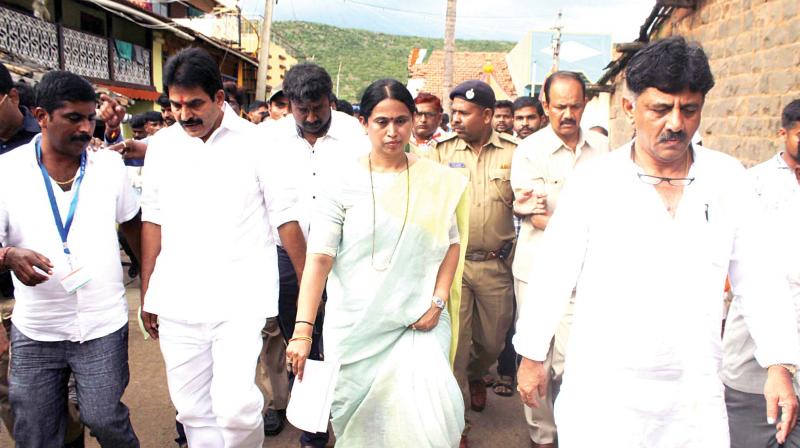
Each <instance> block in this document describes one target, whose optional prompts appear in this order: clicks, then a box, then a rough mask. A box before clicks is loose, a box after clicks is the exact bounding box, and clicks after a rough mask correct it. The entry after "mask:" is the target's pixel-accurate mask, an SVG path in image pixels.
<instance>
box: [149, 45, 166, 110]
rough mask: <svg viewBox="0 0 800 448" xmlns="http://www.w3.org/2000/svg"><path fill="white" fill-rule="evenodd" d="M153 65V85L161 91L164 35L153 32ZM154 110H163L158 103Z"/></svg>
mask: <svg viewBox="0 0 800 448" xmlns="http://www.w3.org/2000/svg"><path fill="white" fill-rule="evenodd" d="M152 51H153V66H152V67H151V70H150V71H151V73H152V75H153V86H154V87H155V88H156V90H158V91H159V92H163V91H164V82H163V79H164V36H162V35H161V33H158V32H154V33H153V50H152ZM153 109H154V110H161V108H160V107H159V106H158V105H157V104H154V105H153Z"/></svg>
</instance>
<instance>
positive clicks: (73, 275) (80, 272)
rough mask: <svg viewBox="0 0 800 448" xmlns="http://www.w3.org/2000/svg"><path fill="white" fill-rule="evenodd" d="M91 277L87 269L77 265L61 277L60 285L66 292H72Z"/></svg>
mask: <svg viewBox="0 0 800 448" xmlns="http://www.w3.org/2000/svg"><path fill="white" fill-rule="evenodd" d="M91 279H92V278H91V276H90V275H89V271H87V270H86V269H85V268H82V267H79V268H77V269H74V270H73V271H72V272H70V273H69V274H67V275H66V276H65V277H64V278H62V279H61V287H62V288H64V290H65V291H67V294H72V293H74V292H75V291H77V290H79V289H81V288H82V287H84V286H86V284H87V283H89V280H91Z"/></svg>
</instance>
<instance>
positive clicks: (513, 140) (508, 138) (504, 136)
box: [498, 132, 522, 145]
mask: <svg viewBox="0 0 800 448" xmlns="http://www.w3.org/2000/svg"><path fill="white" fill-rule="evenodd" d="M498 134H499V135H500V140H506V141H509V142H511V143H513V144H515V145H519V144H520V142H521V141H522V140H520V139H518V138H516V137H514V136H513V135H511V134H506V133H505V132H498Z"/></svg>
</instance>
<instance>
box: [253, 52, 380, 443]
mask: <svg viewBox="0 0 800 448" xmlns="http://www.w3.org/2000/svg"><path fill="white" fill-rule="evenodd" d="M332 89H333V82H332V80H331V77H330V75H329V74H328V72H326V71H325V69H324V68H322V67H320V66H319V65H316V64H310V63H304V64H297V65H295V66H294V67H292V68H291V69H290V70H289V71H288V72H287V73H286V76H285V78H284V80H283V85H282V93H283V94H284V95H285V96H286V100H288V101H289V110H290V111H291V117H287V118H285V119H283V120H280V121H278V122H277V123H276V124H275V125H273V126H272V127H271V128H269V131H268V133H265V134H264V137H263V138H262V140H263V141H271V142H273V146H274V148H275V151H277V153H276V157H277V158H278V159H279V160H280V161H281V162H280V164H281V167H280V169H281V170H283V171H285V172H286V175H287V176H290V177H292V178H293V179H295V180H296V181H297V183H298V201H297V212H298V221H299V223H300V227H301V229H302V231H303V235H304V236H305V237H306V238H308V233H309V231H310V223H311V215H312V211H313V210H314V207H315V204H316V203H317V197H318V196H320V197H321V194H322V193H323V191H322V189H323V185H324V183H323V181H324V179H325V178H326V177H328V176H329V175H330V174H332V173H336V172H337V171H336V169H337V166H338V165H339V164H340V163H341V162H342V161H343V160H345V159H347V158H355V157H357V155H358V154H360V153H366V152H367V151H368V150H369V143H368V140H367V138H366V135H365V133H364V127H363V126H361V124H360V123H359V122H358V120H357V119H355V118H353V117H351V116H349V115H347V114H345V113H343V112H339V111H336V110H332V109H331V102H330V98H331V94H332ZM261 129H264V127H263V126H260V127H259V130H261ZM277 243H278V270H279V271H280V301H279V308H280V312H279V315H278V323H279V326H280V330H281V333H282V334H283V338H284V339H285V340H286V341H288V340H289V338H291V337H292V334H294V326H295V318H296V315H297V295H298V292H299V283H298V278H299V276H298V275H297V273H295V270H294V265H293V264H292V263H291V260H290V257H289V254H288V253H287V251H286V250H285V249H286V247H285V245H284V244H283V239H282V238H281V240H279V241H277ZM300 275H302V272H301V273H300ZM323 314H324V313H321V315H320V316H319V317H318V318H317V319H316V320H315V321H314V333H313V335H314V336H313V341H312V345H311V354H310V359H314V360H320V359H322V325H323V320H324V319H323ZM298 324H299V325H308V324H307V323H298ZM267 350H270V348H267ZM284 358H285V355H284V356H283V358H278V357H277V356H270V355H269V353H267V354H266V356H264V357H263V360H262V365H263V367H264V368H265V369H267V370H269V371H273V372H274V371H277V370H278V369H283V368H284V366H285V359H284ZM273 361H280V362H281V365H280V366H275V365H269V364H268V363H272V362H273ZM284 406H285V405H284ZM283 409H285V407H284V408H283ZM275 411H276V412H275V413H276V414H278V416H279V417H280V418H282V417H283V414H284V413H283V412H279V411H281V409H280V408H276V409H275ZM268 412H269V411H268ZM269 416H270V414H269V413H268V414H267V417H268V418H267V419H266V421H267V422H268V423H269V422H270V421H271V420H273V419H270V418H269ZM327 442H328V434H327V433H316V434H315V433H305V432H304V433H303V434H302V435H301V436H300V445H301V446H304V447H305V446H312V447H324V446H325V445H326V444H327Z"/></svg>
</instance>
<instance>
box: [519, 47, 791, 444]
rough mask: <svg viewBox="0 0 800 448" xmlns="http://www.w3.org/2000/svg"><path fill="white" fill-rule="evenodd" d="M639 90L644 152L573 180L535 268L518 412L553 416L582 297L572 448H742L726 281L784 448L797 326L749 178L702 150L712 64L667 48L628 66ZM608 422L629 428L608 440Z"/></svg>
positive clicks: (559, 415) (571, 391) (588, 166)
mask: <svg viewBox="0 0 800 448" xmlns="http://www.w3.org/2000/svg"><path fill="white" fill-rule="evenodd" d="M626 82H627V85H628V88H629V90H630V92H631V93H630V95H628V96H627V97H625V98H623V102H622V105H623V109H624V111H625V112H626V114H627V115H628V117H629V118H630V119H631V121H632V122H633V123H634V126H635V129H636V138H635V139H634V140H633V141H632V142H630V143H628V144H626V145H624V146H623V147H621V148H619V149H618V150H616V151H613V152H612V153H610V154H608V155H607V156H603V157H597V158H595V159H593V160H590V161H588V162H587V163H584V164H581V165H580V166H579V167H577V168H576V170H575V172H574V174H573V175H572V177H571V178H570V181H569V182H568V183H567V185H566V186H565V188H564V190H562V193H561V196H560V199H559V204H558V208H557V209H556V211H555V213H554V214H553V216H552V218H551V219H550V222H549V223H548V226H547V231H546V232H545V237H544V241H543V242H542V249H541V251H540V256H539V257H537V259H536V260H534V265H533V268H532V275H531V277H530V280H529V288H528V292H527V293H526V297H525V299H524V305H523V307H522V311H521V315H520V318H519V325H518V326H517V335H516V336H515V338H514V347H515V348H516V350H517V352H518V353H519V354H520V355H522V356H523V360H522V363H521V365H520V369H519V372H518V380H519V386H518V388H519V392H520V395H521V398H522V400H523V401H524V402H525V403H526V404H527V405H529V406H534V407H535V406H539V405H540V404H539V399H540V398H542V397H543V396H544V391H545V388H546V386H547V376H546V372H545V371H544V368H543V361H544V360H545V358H546V356H547V352H548V349H549V347H550V340H551V338H552V337H553V334H554V333H555V330H556V327H557V326H558V324H559V321H560V319H561V317H562V315H563V313H564V310H565V308H566V306H567V304H568V303H569V298H570V294H571V292H572V290H573V289H576V299H575V311H574V319H573V323H572V330H571V333H570V340H569V345H568V347H567V351H566V361H565V368H564V372H565V375H564V379H563V383H562V386H561V391H560V394H559V396H558V399H557V400H556V403H555V420H556V423H557V425H558V445H559V447H561V448H575V447H587V446H623V447H639V446H647V447H650V448H677V447H683V448H686V447H689V448H694V447H703V448H709V447H711V448H723V447H725V448H727V447H729V446H730V444H729V443H730V442H729V436H728V424H727V419H726V413H725V403H724V399H723V387H722V382H721V381H720V379H719V376H718V374H717V371H718V370H719V367H720V361H721V359H720V358H721V346H720V345H721V344H720V337H719V324H720V321H721V319H722V301H721V300H719V292H720V290H721V288H722V286H723V285H724V282H725V276H726V275H728V276H729V278H730V281H731V285H732V287H733V290H734V292H735V294H737V295H738V296H739V299H740V301H741V302H740V303H741V304H742V306H743V307H744V309H746V312H747V315H748V321H747V324H748V328H749V329H750V331H751V334H753V336H754V339H755V342H756V345H757V346H758V348H759V351H758V352H757V353H756V358H757V360H758V361H759V364H761V365H762V366H763V367H765V368H767V367H768V373H767V380H766V384H765V386H764V394H765V396H766V415H764V416H763V418H764V419H765V420H768V421H770V423H771V424H772V423H775V421H776V418H777V414H778V407H779V406H780V407H781V409H782V411H783V413H784V415H785V417H786V421H785V422H778V423H777V429H778V431H779V432H778V434H777V440H778V442H780V443H782V442H783V440H784V439H785V438H786V436H787V434H788V433H789V432H790V431H791V429H792V427H793V426H794V423H795V421H794V420H795V415H796V412H797V399H796V397H795V394H794V390H793V389H792V380H791V378H792V374H793V373H794V369H795V365H796V364H797V362H798V361H797V358H798V352H800V344H798V338H797V326H796V323H795V322H794V312H793V309H792V306H791V302H790V300H789V294H788V291H787V290H786V288H785V285H784V287H781V276H780V275H777V271H776V270H775V269H773V265H772V263H771V262H770V257H769V254H768V253H767V252H766V251H765V245H763V244H762V242H763V241H762V240H763V231H764V226H763V225H762V224H761V223H760V221H759V218H760V216H758V215H757V214H754V213H753V210H755V207H756V206H755V204H756V197H755V194H754V192H753V190H752V188H751V187H750V185H751V184H750V183H749V182H748V180H747V174H746V172H745V170H744V168H743V167H742V166H741V164H740V163H739V162H738V161H737V160H735V159H733V158H732V157H730V156H727V155H724V154H722V153H719V152H716V151H712V150H709V149H706V148H702V147H700V146H698V145H691V143H690V142H691V140H690V139H691V136H692V135H694V133H695V131H696V130H697V128H698V127H699V125H700V116H701V111H702V108H703V102H704V99H705V95H706V93H707V92H708V91H709V90H710V89H711V88H712V87H713V85H714V79H713V76H712V74H711V69H710V68H709V65H708V59H707V58H706V55H705V53H704V52H703V50H702V49H700V48H699V47H698V46H696V45H694V44H688V43H687V42H686V41H685V40H684V39H683V38H682V37H670V38H667V39H664V40H660V41H656V42H653V43H651V44H649V45H648V46H646V47H645V48H643V49H641V50H640V51H639V52H638V53H637V54H636V55H635V56H634V57H633V58H631V60H630V62H629V64H628V67H627V69H626ZM539 260H541V262H539ZM604 416H608V418H613V420H614V421H616V422H620V424H619V425H615V426H614V430H613V431H608V428H609V420H608V418H603V417H604Z"/></svg>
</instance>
